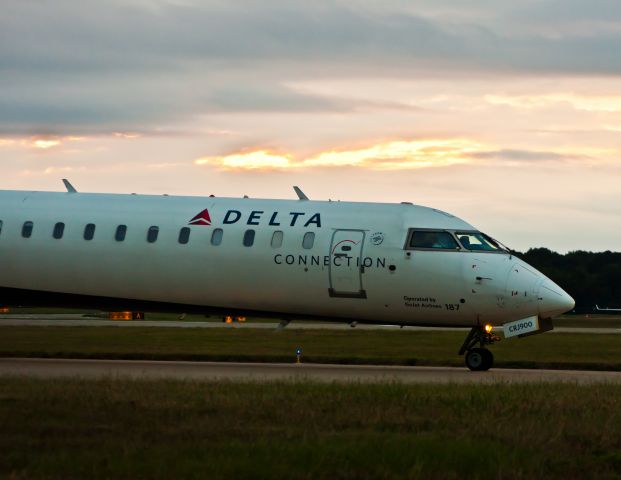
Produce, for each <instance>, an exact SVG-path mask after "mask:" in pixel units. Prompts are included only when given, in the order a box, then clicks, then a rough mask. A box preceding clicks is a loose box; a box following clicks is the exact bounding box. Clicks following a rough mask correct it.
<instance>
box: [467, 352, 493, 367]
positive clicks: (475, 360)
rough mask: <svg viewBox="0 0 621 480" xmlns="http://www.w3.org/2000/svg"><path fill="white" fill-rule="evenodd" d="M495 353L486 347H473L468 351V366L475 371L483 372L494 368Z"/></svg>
mask: <svg viewBox="0 0 621 480" xmlns="http://www.w3.org/2000/svg"><path fill="white" fill-rule="evenodd" d="M493 364H494V355H493V354H492V352H490V351H489V350H487V349H485V348H473V349H471V350H468V352H466V366H467V367H468V368H469V369H470V370H472V371H474V372H483V371H486V370H489V369H490V368H492V365H493Z"/></svg>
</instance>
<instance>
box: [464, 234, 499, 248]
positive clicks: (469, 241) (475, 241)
mask: <svg viewBox="0 0 621 480" xmlns="http://www.w3.org/2000/svg"><path fill="white" fill-rule="evenodd" d="M455 235H457V238H458V239H459V243H461V245H462V247H464V248H465V249H466V250H478V251H486V252H498V251H501V250H503V249H502V248H501V247H500V245H498V244H497V243H496V242H495V241H494V240H493V239H492V238H491V237H488V236H487V235H485V234H484V233H481V232H456V233H455Z"/></svg>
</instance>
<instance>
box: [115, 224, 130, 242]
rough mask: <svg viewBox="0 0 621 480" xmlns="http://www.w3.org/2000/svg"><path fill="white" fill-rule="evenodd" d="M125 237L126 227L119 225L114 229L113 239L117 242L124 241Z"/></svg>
mask: <svg viewBox="0 0 621 480" xmlns="http://www.w3.org/2000/svg"><path fill="white" fill-rule="evenodd" d="M125 235H127V225H119V226H118V227H116V234H115V235H114V239H115V240H116V241H117V242H122V241H123V240H125Z"/></svg>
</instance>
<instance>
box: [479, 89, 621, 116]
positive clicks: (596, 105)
mask: <svg viewBox="0 0 621 480" xmlns="http://www.w3.org/2000/svg"><path fill="white" fill-rule="evenodd" d="M484 99H485V101H486V102H488V103H491V104H492V105H507V106H510V107H514V108H523V109H529V110H530V109H536V108H549V107H552V106H556V105H563V104H564V105H569V106H571V107H572V108H574V109H575V110H584V111H587V112H608V113H617V112H621V96H619V95H578V94H574V93H549V94H539V95H485V97H484Z"/></svg>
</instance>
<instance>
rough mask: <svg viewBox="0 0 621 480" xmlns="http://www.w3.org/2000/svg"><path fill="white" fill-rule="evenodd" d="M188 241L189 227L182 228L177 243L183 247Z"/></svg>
mask: <svg viewBox="0 0 621 480" xmlns="http://www.w3.org/2000/svg"><path fill="white" fill-rule="evenodd" d="M189 241H190V227H183V228H182V229H181V230H179V243H180V244H181V245H185V244H187V243H188V242H189Z"/></svg>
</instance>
